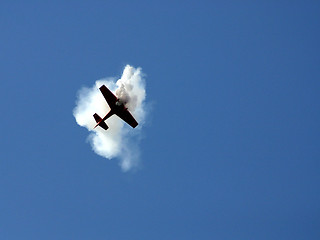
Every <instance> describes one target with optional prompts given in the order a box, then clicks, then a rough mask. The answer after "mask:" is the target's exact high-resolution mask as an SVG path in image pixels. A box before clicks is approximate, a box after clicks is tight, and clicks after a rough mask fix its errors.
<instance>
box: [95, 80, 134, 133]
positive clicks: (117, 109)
mask: <svg viewBox="0 0 320 240" xmlns="http://www.w3.org/2000/svg"><path fill="white" fill-rule="evenodd" d="M99 89H100V91H101V93H102V95H103V96H104V98H105V99H106V101H107V103H108V105H109V107H110V111H109V112H108V113H107V115H106V116H105V117H104V118H101V117H100V116H99V115H98V114H96V113H95V114H93V117H94V119H95V120H96V122H97V125H96V126H95V127H94V128H96V127H97V126H100V127H102V128H103V129H104V130H107V129H108V128H109V127H108V125H107V124H106V123H105V120H106V119H108V118H109V117H111V116H112V115H113V114H116V115H117V116H118V117H119V118H121V119H122V120H123V121H125V122H126V123H128V124H129V125H130V126H131V127H133V128H135V127H136V126H137V125H138V123H137V121H136V120H135V119H134V118H133V116H132V115H131V113H130V112H129V111H128V108H126V107H125V105H124V103H123V102H121V100H120V99H118V98H117V97H116V96H115V95H114V94H113V93H112V92H111V91H110V90H109V89H108V88H107V87H106V86H105V85H102V86H101V87H100V88H99Z"/></svg>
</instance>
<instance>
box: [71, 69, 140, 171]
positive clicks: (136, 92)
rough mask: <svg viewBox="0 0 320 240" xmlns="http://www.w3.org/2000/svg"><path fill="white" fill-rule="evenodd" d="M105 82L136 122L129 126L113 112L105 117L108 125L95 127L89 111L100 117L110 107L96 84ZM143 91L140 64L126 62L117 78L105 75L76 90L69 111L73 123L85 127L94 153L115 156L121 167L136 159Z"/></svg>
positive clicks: (127, 167) (130, 166)
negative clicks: (108, 116)
mask: <svg viewBox="0 0 320 240" xmlns="http://www.w3.org/2000/svg"><path fill="white" fill-rule="evenodd" d="M103 84H104V85H106V86H107V87H108V88H109V89H110V90H111V91H112V92H113V93H115V95H116V96H117V97H118V98H119V99H120V101H121V102H123V103H124V104H125V106H126V107H127V108H128V110H129V111H130V112H131V114H132V115H133V117H134V118H135V119H136V120H137V122H138V123H139V125H138V126H137V127H136V128H135V129H132V128H131V127H130V126H129V125H128V124H126V123H125V122H124V121H123V120H121V119H120V118H119V117H118V116H116V115H113V116H112V117H110V118H109V119H107V120H106V123H107V125H108V126H109V129H108V130H107V131H106V130H104V129H102V128H100V127H97V128H95V129H93V128H94V126H95V125H96V122H95V120H94V118H93V114H94V113H97V114H98V115H99V116H100V117H102V118H103V117H104V116H105V115H106V114H107V113H108V112H109V110H110V108H109V106H108V104H107V102H106V100H105V99H104V97H103V95H102V94H101V92H100V91H99V87H101V86H102V85H103ZM145 98H146V91H145V82H144V78H143V74H142V71H141V68H134V67H132V66H130V65H127V66H126V67H125V68H124V70H123V74H122V76H121V78H120V79H118V80H117V81H115V78H106V79H101V80H97V81H96V82H95V85H94V86H93V87H92V88H82V89H80V91H79V93H78V99H77V102H76V107H75V108H74V110H73V115H74V117H75V119H76V121H77V123H78V124H79V125H80V126H82V127H85V128H87V129H88V130H89V131H90V133H89V137H88V140H89V142H90V144H91V146H92V149H93V151H94V152H95V153H97V154H98V155H100V156H102V157H104V158H107V159H112V158H118V159H119V160H120V166H121V168H122V170H123V171H128V170H130V169H132V168H134V167H136V166H137V165H138V163H139V146H138V142H139V140H140V136H141V127H142V125H143V123H144V118H145V106H144V105H145V104H144V101H145Z"/></svg>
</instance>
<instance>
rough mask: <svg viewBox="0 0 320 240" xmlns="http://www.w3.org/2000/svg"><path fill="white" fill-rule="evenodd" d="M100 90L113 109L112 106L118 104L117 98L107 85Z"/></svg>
mask: <svg viewBox="0 0 320 240" xmlns="http://www.w3.org/2000/svg"><path fill="white" fill-rule="evenodd" d="M99 89H100V91H101V93H102V95H103V96H104V98H105V99H106V101H107V103H108V104H109V106H110V108H111V106H113V105H114V104H115V103H116V101H117V97H116V96H115V95H113V93H112V92H111V91H110V90H109V89H108V88H107V87H106V86H105V85H102V86H101V87H100V88H99Z"/></svg>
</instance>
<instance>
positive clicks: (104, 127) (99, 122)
mask: <svg viewBox="0 0 320 240" xmlns="http://www.w3.org/2000/svg"><path fill="white" fill-rule="evenodd" d="M93 117H94V119H95V120H96V123H97V125H96V126H95V127H94V128H96V127H97V126H98V125H99V126H100V127H102V128H103V129H104V130H107V129H108V128H109V127H108V125H107V124H106V123H105V122H104V121H103V119H102V118H101V117H100V116H99V115H98V114H96V113H95V114H93Z"/></svg>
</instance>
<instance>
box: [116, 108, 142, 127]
mask: <svg viewBox="0 0 320 240" xmlns="http://www.w3.org/2000/svg"><path fill="white" fill-rule="evenodd" d="M116 114H117V116H118V117H119V118H121V119H122V120H123V121H125V122H126V123H128V124H129V125H130V126H131V127H133V128H135V127H136V126H138V123H137V121H136V120H135V119H134V118H133V116H132V115H131V113H130V112H129V111H128V110H124V111H121V112H119V113H116Z"/></svg>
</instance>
